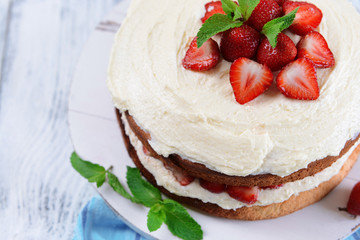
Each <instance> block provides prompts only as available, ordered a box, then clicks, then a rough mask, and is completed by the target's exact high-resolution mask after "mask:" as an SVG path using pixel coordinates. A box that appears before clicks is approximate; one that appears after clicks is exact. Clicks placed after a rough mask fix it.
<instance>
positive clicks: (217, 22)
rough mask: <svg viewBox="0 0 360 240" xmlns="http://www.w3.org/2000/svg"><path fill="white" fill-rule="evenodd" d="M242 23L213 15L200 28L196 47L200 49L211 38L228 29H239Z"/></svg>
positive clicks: (219, 15) (223, 16) (220, 15)
mask: <svg viewBox="0 0 360 240" xmlns="http://www.w3.org/2000/svg"><path fill="white" fill-rule="evenodd" d="M242 24H243V23H242V22H240V21H233V20H232V19H230V18H228V17H227V16H226V15H224V14H219V13H217V14H214V15H212V16H211V17H210V18H209V19H208V20H206V21H205V23H204V24H203V25H202V27H201V28H200V30H199V32H198V34H197V37H198V39H197V46H198V48H200V47H201V46H202V45H203V44H204V42H206V41H207V40H208V39H209V38H211V37H212V36H214V35H216V34H218V33H220V32H224V31H226V30H228V29H230V28H234V27H241V25H242Z"/></svg>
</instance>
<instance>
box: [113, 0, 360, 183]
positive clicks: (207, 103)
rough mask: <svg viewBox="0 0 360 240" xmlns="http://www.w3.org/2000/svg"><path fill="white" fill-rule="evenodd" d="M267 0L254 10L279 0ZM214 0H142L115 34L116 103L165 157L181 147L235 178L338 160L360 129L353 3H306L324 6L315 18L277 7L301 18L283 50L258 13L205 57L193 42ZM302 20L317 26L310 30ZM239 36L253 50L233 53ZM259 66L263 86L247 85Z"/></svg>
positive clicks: (210, 45)
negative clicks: (331, 158)
mask: <svg viewBox="0 0 360 240" xmlns="http://www.w3.org/2000/svg"><path fill="white" fill-rule="evenodd" d="M262 2H263V1H260V4H259V6H257V7H261V6H262V5H269V4H270V3H271V2H273V1H266V2H267V3H266V4H262ZM279 2H280V1H279ZM207 4H209V1H208V0H199V1H193V0H184V1H169V0H166V1H165V0H160V1H155V0H149V1H140V0H134V1H133V3H132V5H131V8H130V10H129V15H130V16H131V17H129V18H127V19H126V21H125V23H124V26H123V27H122V28H121V30H120V31H119V33H118V35H117V36H118V37H117V38H116V41H115V45H114V49H116V51H113V55H112V61H111V64H110V68H109V80H108V86H109V89H110V90H111V93H112V95H113V99H114V102H115V105H116V106H117V107H118V108H119V109H121V110H122V111H128V112H129V114H130V115H131V116H132V117H133V118H134V119H135V121H136V122H137V123H138V125H139V126H141V127H142V128H143V129H144V130H145V131H148V132H149V133H150V134H151V140H149V144H150V145H151V147H152V148H153V149H154V150H155V151H156V152H157V153H158V154H159V155H162V156H165V157H166V156H169V155H170V154H178V155H180V156H181V157H183V158H184V159H188V160H190V161H193V162H196V163H201V164H204V165H205V166H206V167H208V168H209V169H212V170H214V171H218V172H221V173H224V174H228V175H233V176H247V175H250V174H261V173H271V174H274V175H278V176H286V175H289V174H291V173H293V172H295V171H297V170H299V169H302V168H306V166H308V164H309V163H311V162H313V161H316V160H318V159H322V158H324V157H327V156H337V155H339V152H340V151H341V149H343V147H344V145H345V143H346V142H347V141H348V140H350V139H353V138H355V137H356V136H357V134H358V132H359V131H360V119H359V117H358V116H359V115H360V108H359V107H358V102H359V100H360V96H359V94H358V92H359V90H360V86H359V84H358V83H357V78H358V76H359V75H360V70H359V68H358V67H357V66H356V64H354V63H355V62H357V61H360V53H359V52H358V51H353V50H352V46H356V44H357V43H358V39H359V38H360V31H358V29H359V27H358V26H357V25H356V24H353V23H356V22H360V17H359V14H358V13H357V12H356V10H355V9H354V8H353V7H352V6H351V4H350V3H348V2H347V1H346V0H340V1H339V0H310V1H306V4H307V6H309V5H308V4H312V5H314V6H315V7H316V8H314V9H315V10H314V9H313V10H311V12H314V14H313V15H315V16H316V19H315V20H311V18H310V17H309V15H307V12H306V11H302V7H303V6H302V3H301V2H295V3H294V2H293V1H285V3H280V4H282V6H280V5H279V3H278V2H277V3H276V4H277V6H279V7H280V9H281V11H280V13H278V12H279V11H278V10H274V11H271V12H273V13H274V16H271V17H270V18H272V19H276V18H279V17H280V18H281V17H283V16H285V15H287V14H288V13H287V12H289V13H291V12H293V11H294V10H295V9H297V11H298V12H297V13H302V14H299V16H298V15H297V14H296V17H295V20H294V23H296V25H294V26H293V27H290V28H289V29H286V30H284V31H282V32H281V33H279V35H278V38H277V45H276V47H275V48H274V49H275V50H274V49H270V47H271V42H270V41H269V39H268V38H267V37H264V36H266V35H265V34H264V26H266V21H268V19H266V20H262V18H260V17H259V18H258V17H257V18H256V19H260V22H259V23H253V20H252V18H251V16H249V18H248V19H247V22H245V23H244V24H243V25H242V26H240V27H234V28H231V29H227V30H226V31H225V32H224V33H222V34H221V33H219V34H215V35H214V36H211V38H212V40H208V41H205V43H204V44H203V46H202V47H203V49H204V52H205V53H207V54H209V55H210V57H209V58H206V57H205V58H204V55H202V54H197V53H195V52H191V49H192V48H194V46H195V45H196V44H197V41H196V40H195V36H196V35H197V33H198V31H199V29H200V28H201V27H202V26H203V25H205V24H206V22H207V21H209V20H210V19H211V16H214V15H211V14H209V13H208V12H211V11H212V10H214V9H217V8H216V6H209V5H208V6H207V7H206V5H207ZM271 4H272V6H274V5H275V4H274V3H271ZM154 5H156V6H157V7H156V8H154V7H153V6H154ZM299 5H300V6H299ZM140 6H141V7H140ZM204 6H205V11H204ZM275 7H276V5H275ZM146 9H153V11H152V14H148V12H147V10H146ZM317 9H321V13H322V14H321V17H319V14H316V13H318V11H317ZM216 11H217V12H216V13H217V14H222V15H224V14H225V12H226V11H224V9H223V12H224V13H223V12H222V11H221V10H219V9H217V10H216ZM254 11H255V13H256V9H255V10H254ZM263 11H265V10H261V9H260V10H259V12H263ZM265 12H266V11H265ZM169 13H171V14H169ZM210 15H211V16H210ZM311 16H312V15H311ZM205 17H206V18H207V19H205ZM319 18H320V20H319ZM235 19H236V18H235ZM256 19H255V22H256ZM304 19H305V20H309V23H308V24H307V26H310V27H304V26H303V21H304ZM210 21H211V20H210ZM343 26H346V27H343ZM261 27H262V29H260V28H261ZM250 28H251V29H252V30H250ZM234 29H235V30H234ZM309 29H310V31H309ZM304 31H305V32H304ZM125 35H126V36H128V37H126V38H124V37H120V36H125ZM236 35H246V36H249V39H250V41H251V43H250V44H249V43H248V42H247V43H246V44H248V45H249V46H248V47H246V53H245V54H247V55H246V56H240V57H239V58H237V57H236V56H233V55H234V53H233V52H231V49H236V48H235V47H231V49H230V51H229V49H227V47H226V46H227V44H228V45H229V46H233V45H234V44H235V43H234V42H236V41H238V40H236V38H234V36H235V37H236ZM224 38H225V40H224ZM289 39H290V40H289ZM240 41H242V40H240ZM291 41H292V42H291ZM222 43H223V44H222ZM294 46H295V48H294ZM195 48H197V46H195ZM276 48H278V49H276ZM129 49H131V53H130V52H129V51H130V50H129ZM242 50H244V49H240V50H239V51H242ZM188 51H190V52H189V54H187V52H188ZM295 52H296V54H295ZM284 53H285V54H284ZM319 53H321V54H319ZM323 53H325V55H324V54H323ZM130 54H131V56H136V57H131V58H130V57H129V56H130ZM324 58H325V61H324ZM194 59H195V60H199V62H196V61H193V60H194ZM273 59H275V60H273ZM251 71H254V72H253V73H252V74H253V76H254V77H253V78H252V79H253V80H254V81H250V82H248V83H246V81H245V84H244V82H243V81H242V78H243V77H244V75H245V76H249V73H251ZM271 75H272V76H271ZM292 76H296V78H292ZM249 86H250V88H249ZM249 89H250V90H251V91H249ZM252 90H254V91H252ZM244 92H245V94H243V93H244ZM239 93H242V94H239ZM244 96H245V97H244ZM294 98H295V99H294ZM299 99H307V100H299Z"/></svg>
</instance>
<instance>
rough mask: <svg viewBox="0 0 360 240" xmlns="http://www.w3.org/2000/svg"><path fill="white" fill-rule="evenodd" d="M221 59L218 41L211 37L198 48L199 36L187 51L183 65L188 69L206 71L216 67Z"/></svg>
mask: <svg viewBox="0 0 360 240" xmlns="http://www.w3.org/2000/svg"><path fill="white" fill-rule="evenodd" d="M219 60H220V50H219V46H218V44H217V42H215V41H214V40H212V39H211V38H210V39H209V40H207V41H206V42H205V43H204V44H203V45H202V46H201V47H200V48H198V47H197V37H195V38H194V39H193V40H192V42H191V44H190V47H189V49H188V50H187V52H186V55H185V57H184V59H183V62H182V65H183V66H184V68H186V69H191V70H195V71H206V70H209V69H211V68H213V67H215V66H216V65H217V64H218V62H219Z"/></svg>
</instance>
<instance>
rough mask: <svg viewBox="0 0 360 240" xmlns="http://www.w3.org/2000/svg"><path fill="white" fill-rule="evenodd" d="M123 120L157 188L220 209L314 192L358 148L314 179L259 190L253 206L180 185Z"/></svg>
mask: <svg viewBox="0 0 360 240" xmlns="http://www.w3.org/2000/svg"><path fill="white" fill-rule="evenodd" d="M122 121H123V123H124V126H125V132H126V134H127V135H128V136H129V138H130V142H131V144H132V145H133V146H134V148H135V150H136V153H137V155H138V157H139V160H140V162H141V163H142V165H143V166H144V167H145V168H146V169H147V170H148V171H149V172H150V173H151V174H152V175H153V176H154V177H155V179H156V183H157V184H158V185H159V186H162V187H164V188H166V189H167V190H168V191H169V192H171V193H174V194H176V195H179V196H184V197H191V198H197V199H200V200H201V201H203V202H205V203H214V204H217V205H218V206H220V207H222V208H223V209H237V208H241V207H244V206H266V205H270V204H273V203H280V202H283V201H286V200H288V199H289V198H290V197H291V196H292V195H298V194H299V193H301V192H304V191H307V190H311V189H314V188H316V187H317V186H319V185H320V184H321V183H323V182H325V181H328V180H330V179H331V178H332V177H333V176H335V175H336V174H337V173H339V171H340V169H341V167H342V166H343V165H344V163H345V161H346V160H347V159H348V157H349V156H350V154H351V153H352V151H353V150H354V149H355V147H356V146H357V145H358V143H356V144H355V145H354V146H353V147H352V148H351V149H350V150H349V151H348V152H347V153H346V154H344V156H342V157H341V158H339V159H338V160H337V161H336V162H335V163H333V164H332V165H331V166H330V167H328V168H326V169H324V170H323V171H321V172H319V173H317V174H315V175H314V176H309V177H306V178H304V179H302V180H297V181H294V182H289V183H286V184H284V185H283V186H282V187H281V188H278V189H261V190H260V192H259V196H258V200H257V202H256V203H254V204H252V205H247V204H245V203H242V202H240V201H237V200H235V199H233V198H231V197H230V196H229V195H228V194H227V193H226V192H223V193H220V194H215V193H211V192H209V191H208V190H206V189H204V188H202V187H201V186H200V184H199V181H198V180H197V179H196V180H195V181H194V182H192V183H191V184H189V185H187V186H181V185H180V184H179V183H178V182H177V181H176V179H175V177H174V175H173V174H172V172H171V171H170V170H168V169H166V168H165V167H164V165H163V163H162V162H161V161H160V160H158V159H156V158H153V157H151V156H148V155H146V154H145V153H144V151H143V145H142V143H141V142H140V140H139V139H138V138H137V137H136V135H135V133H134V132H132V130H131V129H130V127H129V124H128V122H127V121H126V118H125V116H124V115H123V117H122Z"/></svg>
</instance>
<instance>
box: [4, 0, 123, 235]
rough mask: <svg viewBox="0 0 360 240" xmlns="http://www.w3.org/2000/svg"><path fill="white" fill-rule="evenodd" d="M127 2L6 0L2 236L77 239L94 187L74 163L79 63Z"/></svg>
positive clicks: (111, 0)
mask: <svg viewBox="0 0 360 240" xmlns="http://www.w3.org/2000/svg"><path fill="white" fill-rule="evenodd" d="M120 1H121V0H0V239H6V240H7V239H71V238H72V235H73V230H74V227H75V223H76V220H77V215H78V213H79V212H80V210H81V208H82V207H83V206H84V205H85V204H86V203H87V202H88V201H89V200H90V199H91V197H92V196H94V195H95V194H96V192H95V190H93V188H92V187H91V185H90V184H88V183H87V182H86V181H84V179H83V178H82V177H80V176H79V175H78V174H77V173H76V172H75V171H73V169H72V168H71V165H70V161H69V156H70V154H71V152H72V151H73V147H72V144H71V140H70V137H69V129H68V125H67V106H68V98H69V91H70V85H71V80H72V75H73V71H74V68H75V66H76V63H77V60H78V57H79V55H80V53H81V50H82V48H83V46H84V44H85V43H86V40H87V39H88V37H89V35H90V33H91V32H92V31H93V29H94V28H95V26H96V25H97V23H98V22H99V21H100V20H101V19H102V18H103V17H104V15H105V14H107V13H108V12H109V11H110V9H111V8H112V7H113V6H114V5H116V3H118V2H120Z"/></svg>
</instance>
